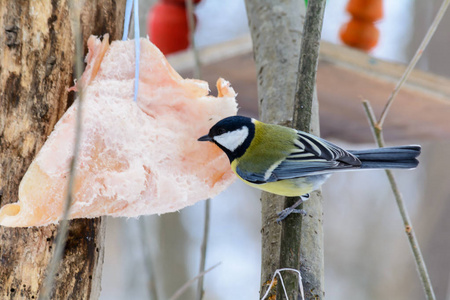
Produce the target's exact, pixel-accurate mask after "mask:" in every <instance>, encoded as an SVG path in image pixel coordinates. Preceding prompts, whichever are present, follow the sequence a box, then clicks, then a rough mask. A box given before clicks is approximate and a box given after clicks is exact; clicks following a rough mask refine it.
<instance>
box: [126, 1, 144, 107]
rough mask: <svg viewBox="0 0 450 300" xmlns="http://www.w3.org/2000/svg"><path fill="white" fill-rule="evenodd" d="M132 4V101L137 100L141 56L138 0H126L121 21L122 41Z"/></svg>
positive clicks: (127, 25)
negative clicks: (133, 53)
mask: <svg viewBox="0 0 450 300" xmlns="http://www.w3.org/2000/svg"><path fill="white" fill-rule="evenodd" d="M133 6H134V14H133V17H134V45H135V47H134V48H135V61H136V65H135V69H134V98H133V99H134V101H135V102H136V101H137V95H138V88H139V61H140V57H141V43H140V36H141V34H140V32H139V0H127V3H126V7H125V20H124V23H123V36H122V41H126V40H127V39H128V31H129V28H130V21H131V10H132V9H133Z"/></svg>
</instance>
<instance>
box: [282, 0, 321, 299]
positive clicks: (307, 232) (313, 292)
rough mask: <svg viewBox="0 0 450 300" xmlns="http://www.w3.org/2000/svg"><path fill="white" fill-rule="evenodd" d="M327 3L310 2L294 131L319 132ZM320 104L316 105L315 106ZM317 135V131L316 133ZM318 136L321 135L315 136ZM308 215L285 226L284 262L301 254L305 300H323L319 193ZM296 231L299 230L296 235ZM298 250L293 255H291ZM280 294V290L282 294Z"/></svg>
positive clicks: (308, 206) (288, 203) (290, 202)
mask: <svg viewBox="0 0 450 300" xmlns="http://www.w3.org/2000/svg"><path fill="white" fill-rule="evenodd" d="M325 3H326V0H310V1H308V7H307V10H306V18H305V24H304V27H303V38H302V47H301V51H300V62H299V66H298V69H299V75H298V79H297V85H296V91H295V102H294V113H293V124H292V127H294V128H296V129H299V130H302V131H306V132H311V130H312V129H314V130H316V128H318V127H319V124H318V116H317V115H318V110H317V108H315V107H314V104H315V102H317V98H316V95H315V89H316V77H317V66H318V62H319V48H320V38H321V32H322V24H323V17H324V12H325ZM316 104H317V103H316ZM317 131H318V130H317ZM316 134H318V132H317V133H316ZM296 200H297V199H296V198H294V199H293V198H288V199H287V201H286V207H289V206H291V205H293V204H294V203H295V202H296ZM303 208H304V209H305V210H306V212H307V215H306V216H305V217H302V215H298V216H297V217H296V218H295V219H294V218H292V220H291V222H297V224H298V225H297V226H292V224H289V223H288V222H286V224H283V226H284V227H283V232H284V235H285V238H284V239H283V241H284V242H283V246H284V250H282V253H284V255H283V256H282V259H283V258H285V261H286V262H285V263H283V265H282V266H288V265H287V264H288V262H289V260H287V258H289V259H291V260H292V259H293V258H292V256H293V255H292V254H291V253H292V252H294V253H295V252H296V251H298V252H299V253H300V271H301V274H302V277H303V285H304V289H305V297H306V299H322V298H323V297H324V295H325V290H324V257H323V256H324V249H323V222H322V217H323V205H322V196H321V194H320V192H314V193H312V194H311V199H310V200H309V201H307V202H306V203H304V204H303ZM295 230H299V232H296V231H295ZM293 249H295V250H294V251H292V250H293ZM289 274H290V277H292V278H289V277H288V278H286V281H287V280H288V279H290V280H291V281H293V282H295V280H297V282H298V279H297V278H296V274H295V273H289ZM279 291H280V290H279Z"/></svg>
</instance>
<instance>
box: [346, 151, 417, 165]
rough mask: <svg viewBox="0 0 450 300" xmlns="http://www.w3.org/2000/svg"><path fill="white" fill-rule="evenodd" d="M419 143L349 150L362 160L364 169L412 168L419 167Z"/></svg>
mask: <svg viewBox="0 0 450 300" xmlns="http://www.w3.org/2000/svg"><path fill="white" fill-rule="evenodd" d="M420 151H421V147H420V146H418V145H411V146H399V147H385V148H378V149H370V150H353V151H349V152H350V153H352V154H353V155H355V156H356V157H357V158H358V159H359V160H360V161H361V168H362V169H412V168H415V167H417V165H418V164H419V161H418V160H417V159H416V157H417V156H419V155H420Z"/></svg>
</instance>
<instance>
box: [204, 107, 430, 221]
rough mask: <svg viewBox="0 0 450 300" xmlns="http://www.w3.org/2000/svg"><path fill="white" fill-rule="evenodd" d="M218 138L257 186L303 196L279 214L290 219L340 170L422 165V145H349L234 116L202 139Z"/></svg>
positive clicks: (240, 173) (239, 173)
mask: <svg viewBox="0 0 450 300" xmlns="http://www.w3.org/2000/svg"><path fill="white" fill-rule="evenodd" d="M198 140H199V141H209V142H213V143H215V144H216V145H217V146H218V147H219V148H220V149H222V150H223V151H224V152H225V153H226V155H227V156H228V158H229V160H230V164H231V169H232V170H233V171H234V173H236V175H237V176H238V177H239V178H240V179H241V180H242V181H244V182H245V183H247V184H249V185H251V186H252V187H255V188H258V189H261V190H264V191H267V192H270V193H273V194H278V195H282V196H289V197H294V196H303V197H301V198H300V200H299V201H298V202H297V203H296V204H294V205H293V206H292V207H290V208H288V209H285V210H284V211H283V212H281V213H280V214H279V216H280V218H279V220H281V219H284V218H285V217H287V216H288V215H289V214H290V213H292V212H302V211H301V210H296V209H295V207H296V206H298V205H299V204H301V202H302V201H303V200H306V199H307V198H308V196H309V193H310V192H312V191H314V190H316V189H318V188H319V187H320V186H321V185H322V184H323V183H324V182H325V181H326V180H327V179H328V178H329V177H330V175H331V174H332V173H334V172H339V171H347V170H361V169H398V168H399V169H411V168H415V167H416V166H417V165H418V163H419V162H418V161H417V159H416V157H417V156H419V154H420V149H421V147H420V146H418V145H411V146H400V147H385V148H378V149H369V150H348V151H346V150H344V149H342V148H340V147H339V146H336V145H334V144H332V143H330V142H328V141H326V140H324V139H321V138H319V137H316V136H314V135H312V134H309V133H306V132H303V131H299V130H295V129H292V128H288V127H284V126H279V125H272V124H265V123H263V122H260V121H257V120H255V119H252V118H248V117H243V116H233V117H228V118H225V119H222V120H221V121H219V122H217V123H216V124H215V125H214V126H213V127H212V128H211V129H210V130H209V133H208V134H207V135H204V136H202V137H200V138H199V139H198Z"/></svg>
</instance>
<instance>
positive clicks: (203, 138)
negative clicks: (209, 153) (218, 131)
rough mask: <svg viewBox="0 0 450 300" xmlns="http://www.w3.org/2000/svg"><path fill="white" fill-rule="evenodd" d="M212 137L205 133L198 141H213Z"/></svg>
mask: <svg viewBox="0 0 450 300" xmlns="http://www.w3.org/2000/svg"><path fill="white" fill-rule="evenodd" d="M212 140H213V139H212V137H210V136H209V135H204V136H202V137H200V138H199V139H198V140H197V141H200V142H212Z"/></svg>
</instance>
